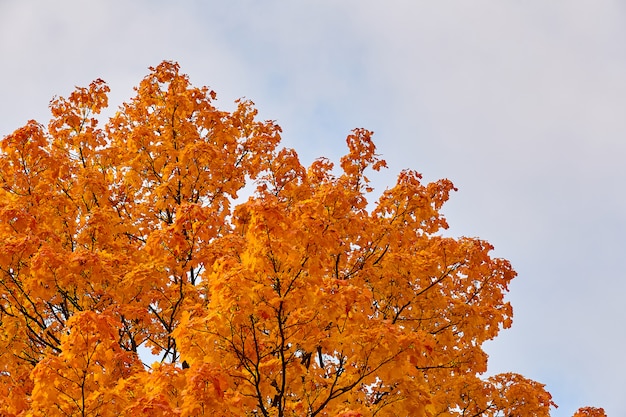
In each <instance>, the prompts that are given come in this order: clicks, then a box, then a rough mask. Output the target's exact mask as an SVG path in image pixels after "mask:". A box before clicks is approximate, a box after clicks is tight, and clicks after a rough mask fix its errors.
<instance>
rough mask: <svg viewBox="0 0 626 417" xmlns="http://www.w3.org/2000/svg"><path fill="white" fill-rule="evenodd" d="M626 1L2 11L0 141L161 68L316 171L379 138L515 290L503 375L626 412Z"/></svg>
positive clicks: (493, 350)
mask: <svg viewBox="0 0 626 417" xmlns="http://www.w3.org/2000/svg"><path fill="white" fill-rule="evenodd" d="M624 40H626V3H624V2H622V1H617V0H616V1H609V0H553V1H544V0H524V1H519V0H498V1H496V0H490V1H488V0H474V1H471V2H470V1H461V0H439V1H424V0H412V1H408V0H407V1H401V0H390V1H385V2H382V1H373V0H372V1H370V0H359V1H357V0H344V1H330V0H316V1H312V0H310V1H309V0H293V1H277V0H266V1H253V0H249V1H244V0H230V1H212V0H207V1H188V0H180V1H177V2H173V1H161V0H134V1H123V0H92V1H89V2H86V1H78V0H56V1H54V2H52V1H45V0H40V1H36V0H0V136H4V135H6V134H9V133H11V132H12V131H13V130H15V129H17V128H18V127H20V126H22V125H24V124H25V123H26V121H27V120H29V119H36V120H38V121H40V122H43V123H46V122H47V121H48V119H49V117H50V116H49V112H48V108H47V105H48V103H49V101H50V99H52V97H53V96H55V95H61V96H67V95H69V93H70V92H71V91H72V90H73V88H74V86H77V85H78V86H86V85H88V84H89V83H90V82H91V81H92V80H94V79H96V78H102V79H104V80H105V81H107V83H108V85H109V86H110V87H111V90H112V92H111V94H110V96H109V99H110V104H111V105H112V107H113V108H116V107H117V106H118V105H119V104H121V103H122V102H123V101H125V100H128V99H129V98H131V97H132V95H133V91H132V87H133V86H135V85H137V84H138V83H139V81H140V80H141V79H142V78H143V77H144V76H145V75H146V74H147V73H148V67H149V66H156V65H158V64H159V63H160V62H161V61H162V60H174V61H177V62H178V63H179V64H180V66H181V70H182V72H184V73H186V74H188V75H189V76H190V79H191V81H192V83H193V84H194V85H196V86H204V85H207V86H209V87H210V88H212V89H213V90H215V91H216V92H217V94H218V101H217V105H218V107H220V108H223V109H225V110H228V109H232V108H233V107H234V106H233V101H234V100H236V99H238V98H241V97H246V98H248V99H251V100H252V101H254V102H255V103H256V106H257V108H258V109H259V114H260V117H261V118H262V119H272V120H276V121H277V123H278V124H280V125H281V126H282V128H283V144H284V146H287V147H292V148H295V149H296V151H297V152H298V153H299V155H300V157H301V160H302V161H303V162H304V163H306V164H307V165H308V164H309V163H310V162H312V161H313V160H314V159H315V158H317V157H319V156H327V157H329V158H331V159H334V160H338V158H339V157H340V156H341V155H343V154H344V151H345V142H344V139H345V137H346V135H347V134H348V133H349V132H350V130H351V129H353V128H357V127H363V128H367V129H370V130H373V131H374V132H375V136H374V140H375V143H376V144H377V147H378V152H379V153H380V154H382V156H383V157H384V159H386V160H387V162H388V165H389V169H388V170H386V171H385V172H383V173H381V174H380V175H376V176H372V177H373V178H372V179H373V181H374V185H375V186H376V187H377V191H378V192H380V191H382V190H384V188H385V187H388V186H391V185H392V184H393V183H394V181H395V178H396V176H397V174H398V173H399V171H400V170H402V169H405V168H411V169H415V170H417V171H419V172H421V173H422V174H423V176H424V179H425V180H426V181H434V180H437V179H439V178H449V179H451V180H452V181H453V182H454V184H455V185H456V186H457V187H458V189H459V191H458V192H456V193H454V194H453V195H452V197H451V200H450V202H449V203H448V204H447V205H446V206H445V207H444V210H443V211H444V213H445V215H446V217H447V219H448V222H449V223H450V229H449V231H447V232H446V233H447V234H450V235H452V236H471V237H475V236H477V237H480V238H483V239H485V240H488V241H489V242H491V243H492V244H493V245H494V246H495V248H496V249H495V252H494V254H495V255H496V256H498V257H503V258H506V259H509V260H510V261H511V262H512V264H513V266H514V268H515V269H516V270H517V272H518V274H519V276H518V277H517V278H516V279H515V280H514V283H513V284H512V285H511V288H510V289H511V292H510V294H509V296H508V300H509V301H511V302H512V303H513V307H514V311H515V316H514V323H513V327H512V328H511V329H508V330H505V331H503V332H502V333H501V334H500V336H499V337H498V338H497V339H496V340H495V341H492V342H489V343H488V344H487V346H486V349H487V351H488V353H489V354H490V365H489V372H490V373H498V372H507V371H511V372H518V373H521V374H523V375H525V376H527V377H529V378H532V379H535V380H538V381H540V382H542V383H544V384H546V385H547V389H548V390H549V391H550V392H551V393H552V395H553V399H554V401H555V402H556V403H557V404H558V405H559V408H558V409H556V410H554V411H553V413H552V415H553V416H556V417H560V416H571V415H572V414H573V413H574V411H575V410H576V409H577V408H578V407H581V406H584V405H590V406H597V407H604V409H605V410H606V412H607V414H608V415H609V416H624V415H626V395H624V391H625V389H626V356H625V353H626V325H625V324H624V323H625V321H626V303H625V302H624V299H623V294H624V293H625V291H626V273H625V272H624V266H623V261H624V258H625V255H626V240H625V238H626V233H625V232H626V217H625V216H624V213H625V209H626V194H625V192H624V191H625V184H626V164H625V163H624V161H623V160H624V157H625V156H626V42H624Z"/></svg>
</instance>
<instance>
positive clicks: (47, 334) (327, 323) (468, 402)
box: [0, 62, 596, 417]
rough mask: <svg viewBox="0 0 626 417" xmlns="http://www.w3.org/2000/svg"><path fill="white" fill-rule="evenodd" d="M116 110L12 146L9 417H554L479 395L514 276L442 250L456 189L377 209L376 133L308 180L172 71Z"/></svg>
mask: <svg viewBox="0 0 626 417" xmlns="http://www.w3.org/2000/svg"><path fill="white" fill-rule="evenodd" d="M108 91H109V88H108V87H107V86H106V84H105V83H104V82H103V81H102V80H96V81H94V82H93V83H92V84H91V85H89V86H88V87H86V88H77V89H76V90H75V91H74V92H73V93H72V94H70V95H69V97H68V98H55V99H53V100H52V102H51V104H50V108H51V111H52V120H51V121H50V123H49V124H48V125H47V126H44V125H41V124H39V123H37V122H35V121H30V122H28V123H27V124H26V126H24V127H22V128H20V129H17V130H16V131H15V132H13V133H12V134H10V135H8V136H6V137H4V138H3V139H2V142H1V149H2V152H1V154H0V182H1V184H2V187H1V189H0V193H1V197H0V234H1V236H2V239H0V321H1V324H2V327H1V331H0V415H3V416H118V415H119V416H125V415H128V416H137V415H149V416H161V415H162V416H181V417H186V416H202V415H207V416H344V417H348V416H374V415H376V416H380V417H382V416H531V415H532V416H547V415H549V411H550V408H551V407H552V406H554V403H553V402H552V399H551V397H550V394H548V393H547V392H546V391H545V389H544V386H543V385H541V384H539V383H537V382H534V381H531V380H528V379H526V378H524V377H523V376H521V375H517V374H512V373H510V374H502V375H496V376H492V377H482V375H483V374H484V373H485V371H486V370H487V355H486V354H485V352H484V350H483V348H482V345H483V343H484V342H485V341H487V340H491V339H493V338H494V337H496V336H497V334H498V332H499V331H500V330H501V329H502V328H506V327H509V326H510V325H511V317H512V309H511V306H510V305H509V303H508V302H506V301H505V300H504V295H505V293H506V292H507V289H508V285H509V283H510V281H511V280H512V279H513V278H514V276H515V272H514V271H513V269H512V268H511V266H510V264H509V262H507V261H506V260H503V259H498V258H494V257H492V256H491V255H490V252H491V250H492V246H491V245H490V244H489V243H487V242H485V241H483V240H480V239H474V238H458V239H453V238H449V237H444V235H443V234H442V233H441V231H442V230H443V229H445V228H446V227H447V224H446V221H445V219H444V218H443V217H442V216H441V214H440V209H441V207H442V205H443V204H444V203H445V202H446V200H447V199H448V197H449V194H450V192H451V191H452V190H454V187H453V185H452V183H451V182H450V181H448V180H440V181H437V182H433V183H427V184H424V183H423V182H422V181H421V177H420V175H419V174H418V173H417V172H415V171H409V170H407V171H403V172H401V173H400V175H399V176H398V180H397V183H396V184H395V185H394V186H393V187H391V188H389V189H387V190H385V191H384V192H383V193H382V194H381V195H380V196H379V197H378V199H377V200H375V201H374V200H373V201H370V200H369V199H370V198H371V195H372V192H373V190H372V188H371V187H370V185H369V180H368V177H367V175H371V174H372V173H373V172H375V171H378V170H380V169H381V168H383V167H385V162H384V160H382V159H380V157H379V155H377V154H376V150H375V146H374V144H373V142H372V139H371V136H372V134H371V132H369V131H367V130H363V129H355V130H354V131H353V132H352V133H351V134H350V135H349V136H348V137H347V154H346V156H344V157H343V158H341V160H340V161H339V164H338V167H335V166H334V165H333V163H332V162H331V161H329V160H327V159H325V158H320V159H318V160H316V161H315V162H314V163H313V164H312V165H311V166H310V167H308V168H305V167H303V166H302V165H301V163H300V161H299V159H298V155H297V154H296V152H295V151H293V150H291V149H284V148H281V147H280V146H279V145H280V143H279V142H280V133H281V132H280V128H279V126H277V125H276V124H275V123H274V122H271V121H259V120H257V118H256V110H255V109H254V107H253V104H252V103H251V102H249V101H238V102H237V103H236V108H235V109H234V110H233V111H232V112H227V111H221V110H218V109H217V108H216V107H215V106H214V105H213V103H214V101H215V93H214V92H213V91H210V90H209V89H208V88H206V87H205V88H196V87H193V86H191V84H190V82H189V79H188V77H187V76H185V75H183V74H181V73H180V72H179V67H178V65H177V64H176V63H172V62H163V63H161V64H160V65H159V66H157V67H156V68H151V69H150V73H149V74H148V76H147V77H146V78H144V79H143V80H142V81H141V83H140V84H139V86H138V87H137V88H136V96H135V98H133V99H132V100H130V101H129V102H128V103H126V104H123V105H122V106H121V107H120V108H119V109H118V111H117V112H116V113H115V114H113V115H112V116H111V117H110V118H109V119H108V122H107V123H106V125H105V126H104V127H100V124H99V118H102V116H101V111H102V110H103V109H105V108H107V105H108V103H107V93H108ZM148 351H149V352H151V353H152V355H157V356H158V358H159V360H157V361H156V362H155V363H148V364H144V363H143V362H142V361H143V360H146V358H147V357H148V356H149V355H148V353H147V352H148ZM585 412H587V414H580V415H596V414H589V413H593V412H594V411H584V410H582V411H579V413H585ZM577 415H579V414H577Z"/></svg>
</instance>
